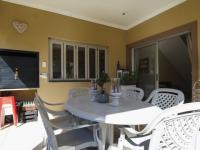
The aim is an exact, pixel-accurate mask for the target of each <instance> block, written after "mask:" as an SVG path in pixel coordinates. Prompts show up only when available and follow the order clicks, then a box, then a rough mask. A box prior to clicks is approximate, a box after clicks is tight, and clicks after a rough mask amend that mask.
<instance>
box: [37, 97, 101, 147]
mask: <svg viewBox="0 0 200 150" xmlns="http://www.w3.org/2000/svg"><path fill="white" fill-rule="evenodd" d="M34 103H35V105H36V107H37V108H38V110H39V113H40V116H41V118H42V122H43V125H44V127H45V130H46V134H47V147H46V148H47V150H68V149H70V150H71V149H75V150H79V149H84V148H87V147H98V143H97V140H96V135H97V133H96V132H95V131H97V127H96V126H93V131H94V132H93V131H92V130H89V128H86V127H85V126H83V125H81V126H77V125H76V126H74V124H73V123H72V124H69V125H68V126H66V127H65V131H66V132H63V133H60V134H57V135H56V134H55V133H54V130H53V127H55V126H54V124H53V123H52V122H50V121H49V118H48V116H47V112H45V109H44V107H43V105H42V104H41V103H40V101H39V100H38V97H35V99H34Z"/></svg>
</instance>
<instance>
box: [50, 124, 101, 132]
mask: <svg viewBox="0 0 200 150" xmlns="http://www.w3.org/2000/svg"><path fill="white" fill-rule="evenodd" d="M49 123H50V125H51V126H52V127H53V128H55V129H61V130H62V131H64V132H66V131H70V130H74V129H81V128H86V127H91V126H98V124H97V123H93V124H84V125H76V123H74V124H73V123H72V124H71V126H68V127H67V126H64V127H63V126H62V127H61V126H58V125H56V124H54V123H52V122H49Z"/></svg>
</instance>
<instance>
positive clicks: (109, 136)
mask: <svg viewBox="0 0 200 150" xmlns="http://www.w3.org/2000/svg"><path fill="white" fill-rule="evenodd" d="M113 138H114V126H113V125H112V124H107V143H108V144H109V145H112V144H113Z"/></svg>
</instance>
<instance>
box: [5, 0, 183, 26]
mask: <svg viewBox="0 0 200 150" xmlns="http://www.w3.org/2000/svg"><path fill="white" fill-rule="evenodd" d="M4 1H7V2H11V3H16V4H21V5H25V6H29V7H33V8H38V9H42V10H46V11H50V12H55V13H58V14H62V15H66V16H71V17H74V18H78V19H82V20H87V21H91V22H95V23H99V24H103V25H107V26H111V27H115V28H119V29H124V30H127V29H130V28H132V27H134V26H136V25H138V24H140V23H142V22H144V21H145V20H148V19H150V18H152V17H154V16H156V15H158V14H160V13H162V12H164V11H166V10H168V9H170V8H172V7H174V6H176V5H178V4H180V3H182V2H184V1H186V0H4ZM123 13H125V15H122V14H123Z"/></svg>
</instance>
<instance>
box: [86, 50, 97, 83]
mask: <svg viewBox="0 0 200 150" xmlns="http://www.w3.org/2000/svg"><path fill="white" fill-rule="evenodd" d="M90 49H95V78H97V75H98V67H97V66H98V65H97V64H98V59H97V57H98V48H97V47H95V46H88V49H87V51H88V54H87V56H88V59H87V60H88V62H87V64H88V67H87V68H88V72H87V74H88V79H89V80H91V79H95V78H90V66H89V63H90V57H89V52H90Z"/></svg>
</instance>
